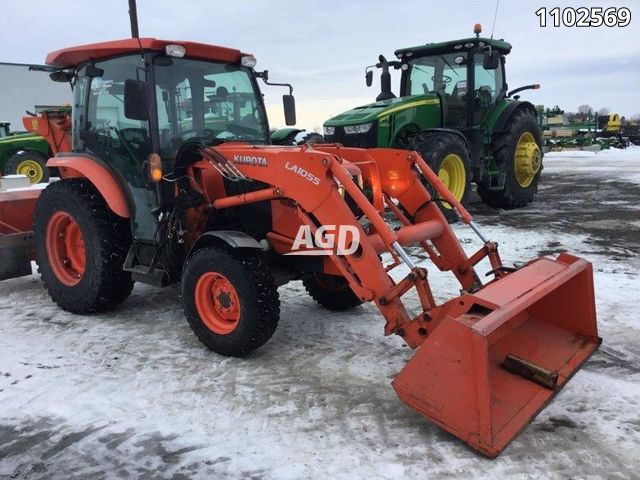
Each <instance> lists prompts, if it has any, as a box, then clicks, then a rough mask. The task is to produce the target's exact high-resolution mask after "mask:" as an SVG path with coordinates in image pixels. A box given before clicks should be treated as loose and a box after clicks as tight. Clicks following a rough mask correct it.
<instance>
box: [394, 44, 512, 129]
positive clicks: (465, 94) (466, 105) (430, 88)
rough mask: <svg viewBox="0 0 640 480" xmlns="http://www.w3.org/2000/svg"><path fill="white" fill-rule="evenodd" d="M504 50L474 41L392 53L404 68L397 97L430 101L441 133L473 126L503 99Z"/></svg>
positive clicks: (506, 48)
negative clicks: (436, 105) (437, 109)
mask: <svg viewBox="0 0 640 480" xmlns="http://www.w3.org/2000/svg"><path fill="white" fill-rule="evenodd" d="M510 50H511V45H509V44H508V43H506V42H504V41H502V40H493V39H488V38H480V37H476V38H466V39H462V40H455V41H450V42H443V43H436V44H427V45H424V46H421V47H412V48H405V49H401V50H397V51H396V52H395V53H396V57H397V58H398V59H399V61H400V62H401V65H403V66H404V68H402V78H401V82H400V96H401V97H407V96H414V95H428V94H432V95H435V96H437V97H438V99H439V100H440V103H441V109H442V125H443V126H444V127H448V128H455V129H466V128H473V127H476V126H479V125H480V124H481V123H482V121H483V119H484V118H485V116H486V115H487V113H488V112H489V111H490V110H491V109H492V108H493V107H494V106H495V105H496V103H497V102H498V100H500V99H502V98H504V97H505V96H506V93H507V83H506V79H505V71H504V57H505V55H507V54H508V53H509V52H510Z"/></svg>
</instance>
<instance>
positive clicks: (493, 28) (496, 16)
mask: <svg viewBox="0 0 640 480" xmlns="http://www.w3.org/2000/svg"><path fill="white" fill-rule="evenodd" d="M499 7H500V0H496V11H495V13H494V14H493V26H492V27H491V38H493V31H494V30H495V28H496V18H498V8H499Z"/></svg>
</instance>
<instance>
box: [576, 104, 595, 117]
mask: <svg viewBox="0 0 640 480" xmlns="http://www.w3.org/2000/svg"><path fill="white" fill-rule="evenodd" d="M578 113H581V114H582V115H591V114H592V113H593V108H591V106H590V105H580V106H579V107H578Z"/></svg>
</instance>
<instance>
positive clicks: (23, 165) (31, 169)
mask: <svg viewBox="0 0 640 480" xmlns="http://www.w3.org/2000/svg"><path fill="white" fill-rule="evenodd" d="M16 173H18V174H19V175H26V176H27V177H28V178H29V181H30V182H31V183H40V181H41V180H42V179H43V178H44V171H43V170H42V166H41V165H40V164H39V163H38V162H36V161H35V160H23V161H22V162H20V164H19V165H18V167H17V168H16Z"/></svg>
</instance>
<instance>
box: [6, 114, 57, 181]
mask: <svg viewBox="0 0 640 480" xmlns="http://www.w3.org/2000/svg"><path fill="white" fill-rule="evenodd" d="M9 125H10V124H9V122H0V175H10V174H16V173H17V174H22V175H27V177H29V181H30V182H31V183H40V182H45V181H47V180H48V179H49V173H48V170H47V167H46V163H47V159H48V158H49V157H50V153H51V149H50V148H49V144H48V143H47V140H46V139H45V138H43V137H41V136H40V135H36V134H34V133H28V132H11V130H10V127H9Z"/></svg>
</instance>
